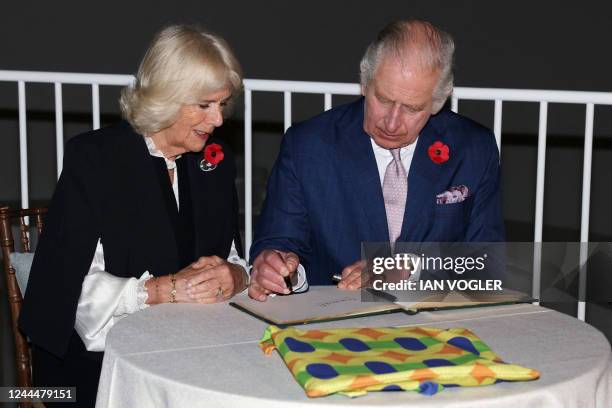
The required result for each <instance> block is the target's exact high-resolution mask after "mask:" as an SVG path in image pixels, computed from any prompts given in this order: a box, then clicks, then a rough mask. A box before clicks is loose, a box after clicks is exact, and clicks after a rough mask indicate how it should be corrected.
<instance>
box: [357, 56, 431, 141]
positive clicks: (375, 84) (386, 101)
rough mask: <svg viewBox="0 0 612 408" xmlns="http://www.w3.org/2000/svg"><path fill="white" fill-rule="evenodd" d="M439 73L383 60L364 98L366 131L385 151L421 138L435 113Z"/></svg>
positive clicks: (394, 60)
mask: <svg viewBox="0 0 612 408" xmlns="http://www.w3.org/2000/svg"><path fill="white" fill-rule="evenodd" d="M438 78H439V71H426V70H425V71H423V70H419V69H414V67H410V66H403V65H402V64H401V62H400V60H399V58H396V57H386V58H384V59H383V60H382V61H381V62H380V64H379V65H378V68H377V69H376V71H375V73H374V78H372V80H371V81H370V83H369V85H368V86H367V88H365V89H364V88H363V87H362V90H361V92H362V94H363V95H364V96H365V115H364V120H363V129H364V130H365V132H366V133H367V134H368V135H370V137H371V138H372V139H374V142H376V144H377V145H379V146H381V147H384V148H385V149H394V148H397V147H402V146H407V145H409V144H411V143H414V141H415V140H416V139H417V137H418V136H419V132H421V129H423V127H424V126H425V124H426V123H427V120H428V119H429V116H430V115H431V111H432V104H433V92H434V88H435V86H436V84H437V82H438Z"/></svg>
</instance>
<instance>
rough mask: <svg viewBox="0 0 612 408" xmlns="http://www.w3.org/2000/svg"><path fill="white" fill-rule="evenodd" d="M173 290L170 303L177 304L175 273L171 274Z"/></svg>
mask: <svg viewBox="0 0 612 408" xmlns="http://www.w3.org/2000/svg"><path fill="white" fill-rule="evenodd" d="M170 281H171V282H172V289H171V290H170V303H176V277H175V276H174V274H173V273H171V274H170Z"/></svg>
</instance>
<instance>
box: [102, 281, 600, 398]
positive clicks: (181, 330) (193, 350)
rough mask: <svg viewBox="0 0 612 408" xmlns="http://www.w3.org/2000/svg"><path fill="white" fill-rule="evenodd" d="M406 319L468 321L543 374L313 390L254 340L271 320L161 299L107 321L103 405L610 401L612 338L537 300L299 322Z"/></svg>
mask: <svg viewBox="0 0 612 408" xmlns="http://www.w3.org/2000/svg"><path fill="white" fill-rule="evenodd" d="M311 290H312V289H311ZM239 296H243V295H239ZM399 325H403V326H412V325H427V326H434V327H440V328H448V327H466V328H469V329H471V330H473V331H474V332H475V333H476V334H477V335H478V336H479V337H480V338H481V339H482V340H483V341H484V342H485V343H487V344H488V345H489V346H490V347H491V348H492V349H493V351H495V352H497V353H498V354H499V355H500V356H501V358H502V359H504V360H505V361H507V362H510V363H515V364H520V365H524V366H527V367H530V368H535V369H537V370H540V372H541V378H540V379H539V380H537V381H532V382H523V383H500V384H496V385H493V386H486V387H472V388H450V389H446V390H443V391H442V392H441V393H439V394H437V395H435V396H432V397H427V396H423V395H420V394H418V393H412V392H386V393H382V392H375V393H370V394H368V395H366V396H364V397H359V398H355V399H351V398H347V397H343V396H336V395H334V396H329V397H324V398H313V399H310V398H308V397H306V395H305V393H304V391H303V389H302V388H301V387H300V386H299V384H298V383H297V382H296V381H295V380H294V379H293V377H292V376H291V373H290V372H289V370H288V369H287V367H286V366H285V364H284V363H283V361H282V360H281V358H280V356H279V355H278V353H276V352H275V353H274V354H273V355H272V356H265V355H264V354H263V353H262V351H261V350H260V349H259V347H258V346H257V344H258V341H259V339H260V337H261V335H262V334H263V332H264V329H265V327H266V326H267V324H266V323H264V322H262V321H260V320H257V319H256V318H254V317H252V316H249V315H247V314H245V313H243V312H241V311H239V310H237V309H235V308H233V307H231V306H229V305H228V304H227V303H221V304H215V305H187V304H164V305H158V306H154V307H150V308H148V309H145V310H143V311H141V312H138V313H135V314H133V315H131V316H128V317H126V318H125V319H123V320H121V321H120V322H119V323H118V324H117V325H116V326H115V327H114V328H113V329H112V330H111V331H110V333H109V335H108V337H107V340H106V353H105V356H104V363H103V367H102V375H101V378H100V385H99V389H98V399H97V404H96V406H97V407H98V408H101V407H134V408H137V407H230V406H231V407H237V406H238V407H243V406H244V407H247V406H248V407H262V408H273V407H296V408H297V407H306V406H307V405H308V406H310V407H317V408H318V407H331V406H333V407H338V406H358V407H374V406H376V407H380V406H403V407H405V406H410V407H442V406H444V407H512V408H518V407H521V408H522V407H538V408H541V407H580V408H584V407H606V408H609V407H611V406H612V355H611V352H610V344H609V342H608V341H607V339H606V338H605V337H604V336H603V335H602V334H601V333H600V332H599V331H597V330H596V329H594V328H593V327H592V326H590V325H588V324H585V323H583V322H581V321H579V320H577V319H575V318H573V317H571V316H567V315H563V314H561V313H558V312H555V311H552V310H549V309H546V308H542V307H539V306H534V305H531V304H519V305H504V306H492V307H480V308H470V309H460V310H441V311H436V312H421V313H419V314H417V315H414V316H410V315H406V314H403V313H394V314H387V315H379V316H370V317H363V318H359V319H350V320H343V321H337V322H327V323H319V324H311V325H308V326H302V327H305V328H315V327H316V328H322V327H355V326H399Z"/></svg>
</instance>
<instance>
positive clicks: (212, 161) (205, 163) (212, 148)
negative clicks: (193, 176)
mask: <svg viewBox="0 0 612 408" xmlns="http://www.w3.org/2000/svg"><path fill="white" fill-rule="evenodd" d="M223 157H224V154H223V148H222V147H221V145H219V144H217V143H212V144H209V145H208V146H206V148H205V149H204V158H203V159H202V161H201V162H200V169H201V170H202V171H212V170H214V169H216V168H217V164H219V163H221V161H223Z"/></svg>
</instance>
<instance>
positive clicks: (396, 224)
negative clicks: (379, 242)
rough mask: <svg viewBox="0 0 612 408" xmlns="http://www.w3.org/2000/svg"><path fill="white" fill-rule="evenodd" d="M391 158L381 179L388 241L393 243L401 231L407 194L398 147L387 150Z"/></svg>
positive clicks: (406, 184) (404, 173) (406, 178)
mask: <svg viewBox="0 0 612 408" xmlns="http://www.w3.org/2000/svg"><path fill="white" fill-rule="evenodd" d="M389 151H390V152H391V154H392V155H393V160H392V161H391V163H389V165H388V166H387V170H386V171H385V178H384V180H383V197H384V199H385V210H386V212H387V225H388V227H389V242H391V243H395V241H396V240H397V238H398V237H399V236H400V233H401V231H402V223H403V221H404V210H405V208H406V196H407V194H408V176H407V175H406V170H405V169H404V166H403V165H402V160H401V159H400V149H391V150H389Z"/></svg>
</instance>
